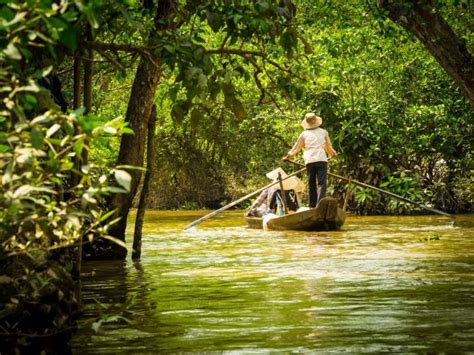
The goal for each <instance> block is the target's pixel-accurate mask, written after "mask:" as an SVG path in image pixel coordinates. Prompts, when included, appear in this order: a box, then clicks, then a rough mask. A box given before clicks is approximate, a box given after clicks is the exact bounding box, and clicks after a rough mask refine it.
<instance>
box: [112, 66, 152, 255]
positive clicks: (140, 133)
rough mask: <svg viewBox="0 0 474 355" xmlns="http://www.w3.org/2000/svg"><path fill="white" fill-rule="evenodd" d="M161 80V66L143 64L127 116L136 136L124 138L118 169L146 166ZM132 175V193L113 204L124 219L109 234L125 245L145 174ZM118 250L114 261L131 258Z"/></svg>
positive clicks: (120, 195)
mask: <svg viewBox="0 0 474 355" xmlns="http://www.w3.org/2000/svg"><path fill="white" fill-rule="evenodd" d="M160 76H161V68H160V67H159V66H158V65H157V61H156V60H155V61H154V62H152V61H151V60H150V59H148V58H143V59H142V60H141V62H140V65H139V66H138V68H137V72H136V75H135V80H134V82H133V86H132V92H131V95H130V101H129V103H128V109H127V115H126V121H127V122H128V123H129V125H130V128H131V129H132V130H133V132H134V134H124V135H123V136H122V140H121V142H120V151H119V156H118V161H117V165H134V166H137V167H142V166H143V157H144V149H145V142H146V137H147V127H148V119H149V117H150V113H151V108H152V105H153V99H154V97H155V92H156V88H157V86H158V82H159V80H160ZM129 173H130V175H131V177H132V182H131V186H130V191H129V192H128V193H123V194H115V195H114V196H113V198H112V200H111V203H110V208H111V209H116V210H117V213H116V215H118V216H120V217H121V219H120V221H119V222H117V223H116V224H114V225H113V226H112V227H111V228H110V230H109V234H110V235H111V236H113V237H115V238H117V239H119V240H122V241H125V229H126V227H127V217H128V213H129V211H130V208H131V207H132V200H133V198H134V196H135V194H136V192H137V188H138V184H139V182H140V178H141V174H142V172H141V170H136V169H132V170H129ZM117 248H118V249H117ZM114 249H115V251H116V253H114V254H115V256H114V257H117V258H124V257H125V256H126V254H127V251H126V250H124V249H123V248H122V247H119V246H116V247H115V248H114Z"/></svg>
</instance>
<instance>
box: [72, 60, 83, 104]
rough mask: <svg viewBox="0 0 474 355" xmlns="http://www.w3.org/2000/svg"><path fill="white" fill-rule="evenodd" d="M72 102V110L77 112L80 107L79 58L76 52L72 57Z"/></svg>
mask: <svg viewBox="0 0 474 355" xmlns="http://www.w3.org/2000/svg"><path fill="white" fill-rule="evenodd" d="M73 75H74V100H73V106H74V107H73V109H74V110H77V109H78V108H79V107H81V58H80V54H79V53H77V52H76V54H75V56H74V74H73Z"/></svg>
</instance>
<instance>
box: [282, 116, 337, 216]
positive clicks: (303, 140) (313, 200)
mask: <svg viewBox="0 0 474 355" xmlns="http://www.w3.org/2000/svg"><path fill="white" fill-rule="evenodd" d="M322 122H323V119H322V118H321V117H319V116H317V115H316V114H315V113H313V112H310V113H307V114H306V115H305V118H304V120H303V122H301V126H302V127H303V128H304V131H303V132H302V133H301V134H300V136H299V137H298V139H297V141H296V143H295V144H294V146H293V148H291V150H290V151H289V152H288V154H287V155H286V157H284V158H283V160H291V159H293V158H294V156H295V155H296V154H298V152H299V151H300V150H301V149H304V153H303V158H304V162H305V165H306V171H307V172H308V194H309V207H311V208H313V207H316V205H317V203H318V202H319V201H320V200H321V199H322V198H323V197H324V196H326V180H327V170H328V158H332V157H334V156H336V155H337V153H336V151H335V150H334V148H333V147H332V144H331V140H330V139H329V134H328V132H327V131H326V130H325V129H323V128H321V127H320V126H321V123H322Z"/></svg>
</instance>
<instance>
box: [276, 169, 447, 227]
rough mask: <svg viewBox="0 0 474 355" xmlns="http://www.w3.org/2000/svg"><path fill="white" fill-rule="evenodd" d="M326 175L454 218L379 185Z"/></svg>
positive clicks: (331, 174) (335, 175)
mask: <svg viewBox="0 0 474 355" xmlns="http://www.w3.org/2000/svg"><path fill="white" fill-rule="evenodd" d="M285 161H289V162H291V163H293V164H295V165H296V166H300V167H301V166H304V165H303V164H301V163H298V162H295V161H292V160H285ZM328 175H329V176H333V177H335V178H337V179H340V180H344V181H350V182H351V183H353V184H355V185H359V186H362V187H365V188H368V189H372V190H375V191H377V192H380V193H383V194H385V195H388V196H391V197H394V198H396V199H399V200H401V201H403V202H407V203H411V204H412V205H415V206H417V207H419V208H422V209H425V210H427V211H430V212H433V213H437V214H440V215H443V216H445V217H449V218H451V219H454V216H453V215H451V214H449V213H447V212H443V211H440V210H437V209H436V208H431V207H428V206H425V205H423V204H421V203H418V202H415V201H411V200H409V199H407V198H405V197H403V196H400V195H397V194H394V193H393V192H390V191H386V190H383V189H381V188H379V187H375V186H372V185H369V184H365V183H363V182H360V181H357V180H353V179H351V180H349V179H348V178H346V177H343V176H340V175H337V174H333V173H330V172H328Z"/></svg>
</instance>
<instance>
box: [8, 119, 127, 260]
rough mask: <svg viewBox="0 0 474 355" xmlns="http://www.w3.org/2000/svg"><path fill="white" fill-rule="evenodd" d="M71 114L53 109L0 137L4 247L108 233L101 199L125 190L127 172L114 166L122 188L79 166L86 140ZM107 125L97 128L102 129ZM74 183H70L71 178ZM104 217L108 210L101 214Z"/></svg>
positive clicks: (57, 243)
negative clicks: (78, 162)
mask: <svg viewBox="0 0 474 355" xmlns="http://www.w3.org/2000/svg"><path fill="white" fill-rule="evenodd" d="M79 127H80V126H78V121H77V119H76V116H75V115H74V114H72V115H68V116H66V115H61V114H58V113H54V112H52V111H47V112H45V113H44V114H42V115H40V116H37V117H36V118H34V119H33V120H31V121H23V122H18V123H17V124H15V125H14V126H11V129H7V130H6V131H3V132H2V134H1V136H0V146H1V147H2V153H0V169H1V172H2V181H1V182H2V184H1V186H0V192H1V196H2V198H1V200H0V206H1V208H0V211H1V212H0V220H1V221H2V222H1V223H0V241H1V243H2V247H3V252H4V253H7V254H12V253H14V254H18V253H25V252H30V250H31V249H51V248H58V247H64V246H69V245H71V244H73V243H75V242H76V241H78V240H80V238H82V236H84V235H90V236H93V235H100V234H106V231H107V227H108V224H104V220H105V219H106V218H105V217H104V213H103V212H102V211H101V207H100V202H101V201H102V199H103V196H105V195H108V194H110V193H121V192H126V189H127V187H129V183H130V176H129V175H128V174H127V173H126V172H125V171H123V170H118V169H116V170H112V171H111V172H110V173H111V174H114V175H115V179H116V181H117V182H118V184H119V185H120V186H121V187H117V186H113V185H111V184H110V181H112V180H111V179H110V177H109V176H107V175H98V174H97V172H98V167H97V166H94V165H83V166H82V167H81V168H80V170H77V165H76V164H75V162H74V158H75V157H80V156H81V154H82V151H83V150H84V149H87V148H88V147H87V143H86V142H87V139H90V136H88V135H87V134H85V133H82V130H81V129H80V128H79ZM106 128H108V127H96V128H95V130H94V131H96V132H100V131H102V130H104V129H106ZM73 179H76V181H77V183H76V184H72V183H71V180H73ZM105 216H107V215H105Z"/></svg>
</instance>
